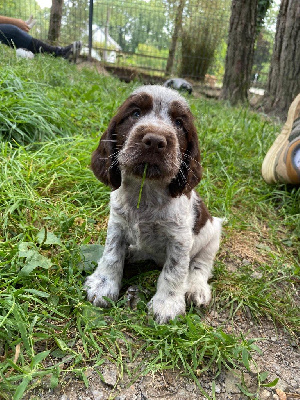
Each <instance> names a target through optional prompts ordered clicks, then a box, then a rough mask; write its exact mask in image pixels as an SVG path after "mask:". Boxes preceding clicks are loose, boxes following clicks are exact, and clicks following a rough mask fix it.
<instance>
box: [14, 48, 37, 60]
mask: <svg viewBox="0 0 300 400" xmlns="http://www.w3.org/2000/svg"><path fill="white" fill-rule="evenodd" d="M16 55H17V56H18V57H21V58H29V59H33V58H34V54H33V53H32V52H31V51H29V50H25V49H17V50H16Z"/></svg>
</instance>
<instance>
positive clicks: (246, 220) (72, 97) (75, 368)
mask: <svg viewBox="0 0 300 400" xmlns="http://www.w3.org/2000/svg"><path fill="white" fill-rule="evenodd" d="M1 51H6V50H3V49H1V46H0V52H1ZM3 60H5V61H3ZM0 77H1V82H2V85H0V96H1V98H4V100H5V99H7V102H10V104H11V105H12V107H11V109H10V107H6V108H5V107H2V106H1V105H0V110H1V113H2V114H1V118H2V121H4V122H1V128H0V129H1V133H2V140H1V143H0V219H1V221H2V225H1V228H0V328H1V329H0V392H1V395H2V396H3V397H4V398H6V399H9V398H11V397H13V398H14V399H20V398H22V395H23V394H24V393H25V392H26V391H27V390H28V389H29V388H32V387H35V386H39V385H40V384H41V381H42V380H43V381H47V382H48V385H49V386H50V387H55V386H56V385H57V384H58V381H60V382H62V381H63V379H64V377H65V376H66V375H68V374H73V376H77V377H80V378H81V379H82V380H83V381H84V382H85V383H86V384H88V381H87V378H86V375H85V371H86V369H87V368H93V369H94V370H95V371H98V372H99V375H100V377H101V372H100V367H101V365H102V363H103V362H105V361H107V360H110V362H113V363H115V364H116V365H117V367H118V369H119V372H120V375H122V371H126V372H127V373H128V374H129V375H130V376H131V378H132V380H134V379H136V378H137V376H139V375H140V374H146V373H148V372H150V371H157V370H161V369H165V368H181V369H182V370H183V371H184V373H186V374H187V375H189V376H190V377H191V378H193V379H194V380H195V382H196V383H197V385H198V386H199V387H201V371H203V370H205V369H207V368H210V369H212V370H214V371H217V372H216V373H219V372H220V371H221V370H222V369H223V368H232V367H236V368H240V369H242V368H246V369H247V368H249V362H250V360H251V358H252V355H253V352H255V351H257V346H256V344H255V341H253V340H248V339H246V338H245V337H244V336H243V335H240V334H237V333H235V332H234V331H233V332H231V333H230V334H229V333H228V332H227V333H226V331H225V328H224V327H222V326H220V327H219V328H217V329H215V328H213V327H211V326H209V325H208V324H207V323H204V322H203V318H202V317H203V316H205V313H206V312H207V310H195V309H190V310H188V313H187V315H186V316H185V317H182V318H179V319H178V320H176V321H174V322H172V323H170V324H169V325H164V326H158V325H156V323H155V322H154V321H153V320H152V319H151V317H149V316H148V315H147V312H146V306H145V304H146V302H147V300H149V299H148V298H145V299H144V301H141V302H140V303H139V304H138V308H137V310H134V311H133V310H130V309H129V308H128V306H127V300H126V295H125V289H124V290H123V291H122V295H121V298H120V300H119V301H118V302H117V303H116V304H113V305H112V308H111V309H109V310H102V309H99V308H95V307H94V306H92V305H91V304H90V303H89V302H87V301H86V297H85V293H84V291H83V289H82V287H83V282H84V279H85V276H86V275H87V274H89V273H90V271H91V270H92V269H93V267H94V264H95V254H93V252H92V251H90V252H89V253H88V254H89V255H88V256H86V257H87V258H86V259H85V260H83V255H82V254H83V248H84V246H88V249H96V250H97V251H98V250H99V248H100V245H103V244H104V241H105V235H106V223H107V217H108V202H109V189H108V188H106V187H104V186H103V185H102V184H101V183H99V182H98V181H97V180H96V179H95V177H94V176H93V175H92V173H91V171H90V169H89V163H90V156H91V152H92V151H93V149H94V148H95V147H96V145H97V141H98V138H99V134H100V133H101V132H103V131H104V129H105V128H106V126H107V124H108V121H109V119H110V118H111V116H112V115H113V113H114V112H115V110H116V108H117V107H118V105H119V104H120V103H121V101H122V100H124V99H125V98H126V97H127V96H128V94H129V93H130V92H131V91H132V88H133V87H134V86H135V85H136V84H137V83H134V84H133V85H129V86H127V85H125V84H122V83H120V82H118V81H117V80H116V79H113V78H111V77H104V76H101V75H98V74H97V73H95V72H93V71H90V70H82V71H78V70H77V69H76V67H75V66H73V65H69V64H68V63H66V62H65V60H57V59H52V58H51V57H36V58H35V59H34V60H32V61H30V60H29V61H28V60H18V59H16V58H15V57H14V53H13V52H12V51H10V50H7V51H6V58H5V59H4V58H2V61H1V64H0ZM41 89H42V90H41ZM190 102H191V108H192V111H193V113H194V114H195V117H196V122H197V128H198V131H199V139H200V144H201V149H202V159H203V166H204V177H203V180H202V182H201V183H200V185H199V187H198V190H199V192H200V194H201V196H202V197H203V198H204V200H205V202H206V203H207V204H208V207H209V209H210V210H211V212H212V214H214V215H217V216H221V217H226V218H227V219H228V223H227V225H226V226H225V228H224V239H223V244H222V247H221V252H220V255H219V257H218V260H217V262H216V268H215V276H214V280H213V282H212V285H213V292H214V302H213V303H212V305H211V307H215V308H217V309H220V310H222V308H224V307H225V308H228V309H229V311H230V315H231V317H232V318H234V315H235V312H236V310H237V309H239V310H246V309H247V310H248V311H249V310H250V312H251V313H252V315H253V317H255V318H261V317H266V316H267V317H271V318H272V319H273V320H274V322H275V323H279V324H282V325H284V326H285V327H286V328H287V329H288V330H289V331H290V333H291V334H294V333H296V331H297V329H298V328H299V313H298V312H297V308H296V304H295V303H296V293H295V290H294V285H293V283H294V282H296V279H299V261H298V260H299V247H298V246H297V244H298V240H299V189H296V188H293V189H290V188H287V187H282V186H275V187H270V186H267V185H266V184H265V183H264V182H263V180H262V178H261V176H260V166H261V162H262V159H263V156H264V154H265V152H266V151H267V149H268V147H269V146H270V145H271V143H272V141H273V139H274V137H275V134H276V132H277V131H278V130H279V129H280V127H279V126H277V125H276V124H274V123H273V122H272V121H270V120H269V119H267V118H266V117H264V116H261V115H258V114H256V113H253V112H251V111H250V110H248V109H243V108H230V107H229V106H228V105H226V104H224V103H219V102H216V101H208V100H204V99H200V100H199V99H190ZM7 104H8V103H7ZM25 110H26V111H25ZM24 113H25V115H24ZM249 233H251V235H252V236H253V237H255V238H256V244H257V247H255V249H254V250H255V257H256V258H254V259H251V258H250V259H249V260H248V261H249V262H248V263H246V264H245V265H244V266H243V267H241V262H242V260H241V257H247V255H241V254H240V253H235V251H234V250H232V249H233V245H234V244H235V243H236V241H238V242H239V243H240V244H244V245H245V242H246V241H247V235H248V236H249ZM92 244H93V245H94V247H93V246H91V245H92ZM249 246H250V244H249ZM86 254H87V253H86ZM228 260H229V261H230V262H231V263H235V264H236V266H237V267H238V268H237V269H236V271H235V272H230V271H228V269H227V262H228ZM84 261H85V262H84ZM253 271H256V272H257V271H259V272H260V273H261V278H257V279H256V280H255V281H254V280H253V279H251V274H252V273H253ZM157 275H158V272H155V271H154V272H153V271H152V272H148V273H145V274H143V275H139V276H137V277H135V278H133V279H132V280H131V281H130V283H135V284H137V285H140V286H142V287H144V288H146V289H147V290H148V291H149V293H152V294H153V293H154V291H155V281H156V278H157ZM128 284H129V282H125V288H126V285H128ZM149 296H150V295H149ZM278 310H280V312H278ZM141 359H143V363H137V364H139V365H141V366H143V367H140V368H137V369H130V367H129V366H128V365H127V364H128V360H130V362H134V361H137V360H141ZM264 378H265V375H264ZM49 379H50V381H49ZM257 379H258V383H259V384H260V382H261V381H262V376H260V375H258V377H257ZM205 396H206V397H209V396H210V394H209V393H205Z"/></svg>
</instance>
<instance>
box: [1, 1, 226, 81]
mask: <svg viewBox="0 0 300 400" xmlns="http://www.w3.org/2000/svg"><path fill="white" fill-rule="evenodd" d="M39 4H42V3H41V0H37V1H35V0H25V1H24V0H23V1H22V0H6V1H5V2H3V3H2V4H0V14H1V15H5V16H10V17H16V18H22V19H27V18H28V17H29V16H30V15H33V16H34V18H35V19H36V20H37V23H36V25H35V26H34V27H33V29H32V31H31V32H30V33H31V35H32V36H35V37H37V38H39V39H42V40H48V31H49V21H50V8H46V7H41V6H40V5H39ZM230 5H231V0H127V1H125V0H106V1H100V0H93V1H92V0H65V1H64V4H63V13H62V19H61V28H60V36H59V43H60V44H68V43H69V42H72V41H75V40H81V41H82V42H83V54H88V53H89V45H90V46H91V49H90V55H91V56H92V57H93V58H95V59H96V60H98V61H101V62H103V63H105V64H109V65H111V66H116V67H131V68H137V69H139V70H142V71H146V72H147V73H150V74H156V75H164V76H165V75H180V76H182V77H189V78H192V79H197V80H204V77H205V75H207V74H210V75H216V76H221V75H222V73H223V68H224V57H225V53H226V36H227V31H228V23H229V17H230ZM89 21H90V29H89Z"/></svg>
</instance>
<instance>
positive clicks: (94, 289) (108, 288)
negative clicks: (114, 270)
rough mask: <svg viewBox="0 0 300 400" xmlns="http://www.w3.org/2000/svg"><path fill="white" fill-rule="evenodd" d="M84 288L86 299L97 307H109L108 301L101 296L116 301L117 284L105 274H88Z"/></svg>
mask: <svg viewBox="0 0 300 400" xmlns="http://www.w3.org/2000/svg"><path fill="white" fill-rule="evenodd" d="M84 288H85V290H86V292H87V298H88V300H89V301H90V302H91V303H93V305H94V306H98V307H109V303H108V302H107V300H105V299H104V298H103V297H108V298H109V299H111V300H113V301H116V300H118V296H119V290H120V289H119V286H118V284H117V283H116V282H115V281H113V280H111V279H109V278H108V277H106V276H102V275H96V274H95V273H94V274H92V275H90V276H89V277H88V278H87V279H86V281H85V283H84Z"/></svg>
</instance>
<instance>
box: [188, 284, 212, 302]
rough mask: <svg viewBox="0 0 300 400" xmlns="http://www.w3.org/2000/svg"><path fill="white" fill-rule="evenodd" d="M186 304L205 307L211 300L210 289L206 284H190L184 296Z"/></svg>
mask: <svg viewBox="0 0 300 400" xmlns="http://www.w3.org/2000/svg"><path fill="white" fill-rule="evenodd" d="M185 298H186V302H187V304H189V305H190V304H192V303H193V304H194V305H195V306H196V307H200V306H201V305H206V304H208V303H209V302H210V300H211V289H210V286H209V284H208V283H207V282H198V284H197V285H196V284H192V285H191V286H190V287H189V290H188V291H187V292H186V294H185Z"/></svg>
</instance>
